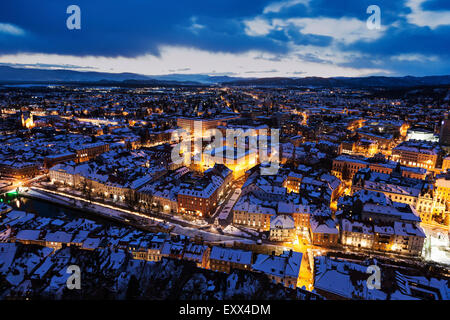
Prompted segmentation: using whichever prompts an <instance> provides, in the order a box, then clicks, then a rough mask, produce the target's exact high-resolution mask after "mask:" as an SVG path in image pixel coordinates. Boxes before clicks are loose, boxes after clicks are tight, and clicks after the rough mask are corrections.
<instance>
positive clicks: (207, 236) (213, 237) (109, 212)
mask: <svg viewBox="0 0 450 320" xmlns="http://www.w3.org/2000/svg"><path fill="white" fill-rule="evenodd" d="M28 194H29V195H30V196H34V197H37V198H41V199H45V200H48V201H52V202H56V203H59V204H63V205H70V206H72V207H76V208H79V209H84V210H86V206H85V205H83V204H86V201H82V200H72V199H69V198H67V197H64V196H60V195H56V194H50V193H47V191H40V190H32V189H29V191H28ZM88 208H89V209H91V210H92V211H95V212H98V213H100V214H101V215H106V216H110V217H116V218H119V219H121V220H123V219H124V217H126V216H127V215H128V214H130V215H131V213H127V212H122V211H119V210H115V209H111V208H107V207H104V206H101V205H97V204H89V207H88ZM147 219H149V220H150V219H151V220H160V219H154V218H147ZM199 223H200V222H199ZM166 224H168V225H170V226H174V227H175V228H174V230H173V231H172V232H173V233H175V234H179V235H185V236H189V237H194V236H201V237H202V238H203V239H204V240H205V241H210V242H222V241H240V242H243V240H244V239H242V237H248V235H247V234H245V233H242V235H239V234H235V235H231V236H228V235H221V234H215V233H212V232H207V231H203V230H198V229H196V228H193V227H183V226H180V225H177V224H175V223H170V222H166ZM243 234H245V235H243ZM247 241H248V240H247ZM247 241H245V240H244V242H247ZM251 243H254V242H253V241H252V242H251Z"/></svg>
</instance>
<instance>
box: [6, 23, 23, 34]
mask: <svg viewBox="0 0 450 320" xmlns="http://www.w3.org/2000/svg"><path fill="white" fill-rule="evenodd" d="M0 33H3V34H8V35H13V36H22V35H24V34H25V31H24V30H22V29H21V28H19V27H17V26H15V25H13V24H9V23H0Z"/></svg>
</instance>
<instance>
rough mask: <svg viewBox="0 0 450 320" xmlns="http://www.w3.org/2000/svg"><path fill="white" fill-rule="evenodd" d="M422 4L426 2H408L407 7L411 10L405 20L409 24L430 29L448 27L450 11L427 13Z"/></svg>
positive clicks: (410, 0) (413, 0) (417, 0)
mask: <svg viewBox="0 0 450 320" xmlns="http://www.w3.org/2000/svg"><path fill="white" fill-rule="evenodd" d="M424 3H426V0H408V2H407V6H408V7H409V8H411V13H409V14H407V15H406V19H407V20H408V22H409V23H411V24H415V25H417V26H420V27H430V28H431V29H436V28H437V27H440V26H448V25H450V10H448V11H444V10H442V11H441V10H439V11H427V10H424V9H423V8H422V5H423V4H424Z"/></svg>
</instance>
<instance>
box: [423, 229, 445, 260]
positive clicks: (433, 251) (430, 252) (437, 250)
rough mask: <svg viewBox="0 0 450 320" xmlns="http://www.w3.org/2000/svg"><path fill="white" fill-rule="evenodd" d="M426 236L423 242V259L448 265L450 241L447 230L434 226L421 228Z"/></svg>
mask: <svg viewBox="0 0 450 320" xmlns="http://www.w3.org/2000/svg"><path fill="white" fill-rule="evenodd" d="M423 229H424V231H425V234H426V235H427V238H426V240H425V244H424V258H425V260H429V261H434V262H438V263H442V264H446V265H450V242H449V235H448V233H447V232H444V231H442V230H438V229H436V228H428V227H424V228H423Z"/></svg>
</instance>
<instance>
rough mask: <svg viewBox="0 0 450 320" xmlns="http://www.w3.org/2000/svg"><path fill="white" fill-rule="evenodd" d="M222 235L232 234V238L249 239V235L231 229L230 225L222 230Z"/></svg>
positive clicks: (234, 228) (233, 228) (236, 229)
mask: <svg viewBox="0 0 450 320" xmlns="http://www.w3.org/2000/svg"><path fill="white" fill-rule="evenodd" d="M223 232H224V233H227V234H232V235H234V236H238V237H245V238H250V235H249V234H247V233H245V232H243V231H241V230H239V229H238V228H236V227H233V226H232V225H228V226H227V227H226V228H225V229H223Z"/></svg>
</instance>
